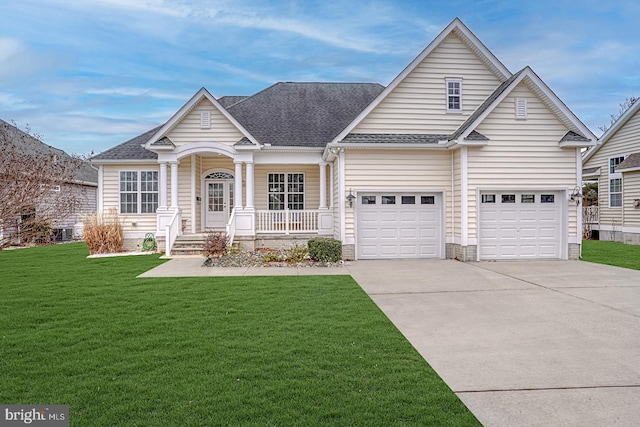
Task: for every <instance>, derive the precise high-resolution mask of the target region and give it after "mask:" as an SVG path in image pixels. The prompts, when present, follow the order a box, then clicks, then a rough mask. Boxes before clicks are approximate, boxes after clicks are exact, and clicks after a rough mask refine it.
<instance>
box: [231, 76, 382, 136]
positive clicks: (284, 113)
mask: <svg viewBox="0 0 640 427" xmlns="http://www.w3.org/2000/svg"><path fill="white" fill-rule="evenodd" d="M383 90H384V86H382V85H379V84H377V83H290V82H289V83H276V84H275V85H273V86H271V87H268V88H267V89H265V90H263V91H262V92H258V93H257V94H255V95H253V96H251V97H249V98H247V99H244V100H243V101H241V102H237V103H235V104H234V105H232V106H230V107H229V108H227V111H229V113H231V115H232V116H233V117H235V118H236V120H238V122H240V124H242V126H244V127H245V129H247V131H249V133H251V135H253V136H254V137H255V138H256V139H257V140H258V141H259V142H260V143H261V144H271V145H272V146H298V147H324V146H325V145H326V144H327V143H328V142H330V141H331V140H332V139H333V138H334V137H335V136H337V135H338V134H339V133H340V132H341V131H342V130H343V129H344V128H345V127H347V125H348V124H349V123H351V122H352V121H353V120H354V119H355V118H356V117H357V116H358V114H360V112H361V111H362V110H363V109H364V108H365V107H366V106H367V105H369V103H371V101H373V100H374V99H375V98H376V97H377V96H378V95H379V94H380V92H382V91H383Z"/></svg>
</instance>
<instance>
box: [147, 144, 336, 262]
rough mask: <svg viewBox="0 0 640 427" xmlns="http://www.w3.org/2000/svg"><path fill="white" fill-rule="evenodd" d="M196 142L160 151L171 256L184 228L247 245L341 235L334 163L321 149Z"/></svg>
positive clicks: (162, 214)
mask: <svg viewBox="0 0 640 427" xmlns="http://www.w3.org/2000/svg"><path fill="white" fill-rule="evenodd" d="M193 149H194V147H193V146H191V147H190V150H189V152H184V153H181V150H180V148H177V149H176V150H175V151H173V152H171V153H159V159H158V162H159V173H158V208H157V210H156V225H157V228H156V235H157V236H158V237H160V240H164V243H165V245H164V246H165V252H166V254H167V255H168V256H170V255H171V252H172V251H171V249H172V247H173V245H174V244H175V241H176V239H177V237H178V236H181V235H194V234H200V233H205V232H207V231H210V230H217V231H222V232H225V233H226V234H227V235H228V237H229V239H230V241H231V242H240V243H241V245H242V246H243V247H245V248H247V249H253V248H255V247H256V245H257V246H258V247H259V246H260V244H259V243H258V244H256V243H255V242H256V240H260V241H264V240H273V241H286V240H299V239H301V238H307V239H308V238H310V237H314V236H328V237H332V236H333V235H334V229H333V228H334V207H333V200H334V195H333V187H334V186H333V182H332V177H333V165H331V164H328V163H326V162H324V161H322V159H321V153H320V152H308V151H307V152H304V153H287V155H281V156H278V159H277V160H278V161H277V162H276V161H274V160H275V159H274V158H273V157H272V156H269V157H266V156H258V155H254V154H257V153H247V152H238V151H235V150H233V151H231V150H228V149H226V150H220V149H219V147H215V146H212V145H211V144H208V145H207V146H206V147H205V146H202V147H199V149H198V151H197V152H194V151H193ZM180 155H182V157H180ZM163 237H164V239H162V238H163Z"/></svg>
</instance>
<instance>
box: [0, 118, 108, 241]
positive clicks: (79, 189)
mask: <svg viewBox="0 0 640 427" xmlns="http://www.w3.org/2000/svg"><path fill="white" fill-rule="evenodd" d="M0 150H1V151H2V153H3V159H2V160H3V161H2V162H0V163H2V166H0V178H1V179H0V181H1V182H2V190H0V192H2V201H1V203H3V204H4V203H9V204H12V205H11V206H8V205H3V206H2V209H0V211H1V212H2V214H1V215H0V247H1V246H4V245H5V244H8V243H22V240H23V238H24V234H25V228H29V227H31V226H32V225H33V224H31V223H32V222H33V223H36V222H38V221H45V222H46V223H47V225H48V226H51V228H52V229H53V233H54V235H55V237H56V239H57V240H71V239H73V238H80V237H81V235H82V221H81V217H82V216H84V215H88V214H95V213H96V205H97V201H96V200H97V187H98V170H97V169H96V168H95V167H93V166H92V165H91V164H89V163H88V162H82V161H80V160H79V159H72V157H71V156H69V155H68V154H67V153H65V152H64V151H63V150H60V149H57V148H54V147H51V146H49V145H47V144H45V143H43V142H41V141H40V140H39V139H37V138H36V137H34V136H32V135H30V134H29V133H27V132H24V131H22V130H20V129H18V128H17V127H15V126H13V125H11V124H9V123H7V122H5V121H3V120H0ZM8 159H11V160H8ZM5 161H18V163H20V164H21V165H20V168H21V169H20V172H21V173H22V174H25V173H26V174H30V176H29V177H28V178H24V179H16V176H15V174H14V173H13V172H15V171H17V168H16V169H15V170H11V169H12V168H10V167H7V166H8V164H6V163H4V162H5ZM50 161H51V162H53V163H54V164H55V163H59V165H60V167H59V168H56V167H54V166H51V167H44V168H43V167H42V165H44V164H48V162H50ZM27 162H29V163H33V165H34V166H33V167H32V169H31V170H29V169H28V166H26V163H27ZM23 164H24V166H23ZM65 164H66V165H67V166H64V165H65ZM23 167H26V168H27V170H24V169H22V168H23ZM67 167H68V168H72V169H71V170H68V173H64V174H62V175H58V176H57V177H56V178H54V179H53V182H54V184H55V185H53V188H51V189H48V190H45V191H46V192H45V193H42V192H41V191H42V189H43V188H44V186H45V184H44V183H43V182H41V181H39V178H43V180H46V181H48V176H46V175H48V174H53V173H54V172H56V171H57V172H61V173H62V172H63V171H64V170H65V168H67ZM34 168H37V171H40V173H41V175H42V176H41V177H39V178H38V179H33V177H34V176H37V175H38V174H37V173H36V172H37V171H36V169H34ZM63 177H68V178H69V179H68V180H66V179H64V178H63ZM16 181H17V182H16ZM38 182H40V184H38ZM14 184H15V185H14ZM18 189H19V190H21V191H22V193H20V191H19V190H18ZM4 191H7V192H10V193H11V194H9V193H4ZM16 192H17V193H18V194H16Z"/></svg>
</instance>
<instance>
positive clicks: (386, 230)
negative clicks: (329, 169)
mask: <svg viewBox="0 0 640 427" xmlns="http://www.w3.org/2000/svg"><path fill="white" fill-rule="evenodd" d="M382 195H384V196H391V197H395V200H396V201H402V200H408V201H410V200H414V201H415V202H416V203H406V204H402V203H398V204H395V205H392V204H390V205H381V204H375V205H374V204H371V205H370V204H362V200H363V197H369V196H371V198H374V199H375V200H381V197H380V196H382ZM403 196H404V197H403ZM421 196H427V197H428V199H425V200H430V201H435V203H434V204H426V203H425V204H422V203H421V201H422V200H423V199H422V198H421ZM369 200H370V199H369ZM356 208H357V213H356V216H357V223H356V227H357V228H356V235H357V251H358V258H360V259H366V258H429V257H436V258H439V257H440V254H441V253H442V250H443V249H444V248H443V247H442V245H443V244H442V216H443V215H442V204H441V196H440V195H435V194H433V193H393V192H391V193H384V194H381V193H377V194H375V193H371V194H364V195H362V197H358V205H357V206H356Z"/></svg>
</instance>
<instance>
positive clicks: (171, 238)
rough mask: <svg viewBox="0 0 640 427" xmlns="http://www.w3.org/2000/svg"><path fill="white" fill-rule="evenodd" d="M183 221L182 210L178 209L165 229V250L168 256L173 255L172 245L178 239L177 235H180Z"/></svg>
mask: <svg viewBox="0 0 640 427" xmlns="http://www.w3.org/2000/svg"><path fill="white" fill-rule="evenodd" d="M181 224H182V221H181V220H180V210H179V209H176V210H175V211H174V212H173V215H172V216H171V220H169V223H168V224H167V225H166V226H165V227H164V229H165V236H166V237H165V239H166V240H165V250H164V253H165V255H166V256H168V257H169V256H171V247H172V246H173V244H174V243H175V241H176V237H178V236H179V235H180V231H181V230H180V225H181Z"/></svg>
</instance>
